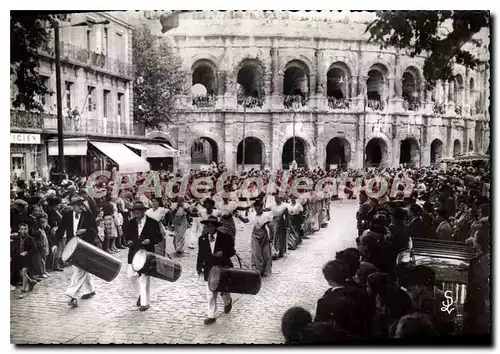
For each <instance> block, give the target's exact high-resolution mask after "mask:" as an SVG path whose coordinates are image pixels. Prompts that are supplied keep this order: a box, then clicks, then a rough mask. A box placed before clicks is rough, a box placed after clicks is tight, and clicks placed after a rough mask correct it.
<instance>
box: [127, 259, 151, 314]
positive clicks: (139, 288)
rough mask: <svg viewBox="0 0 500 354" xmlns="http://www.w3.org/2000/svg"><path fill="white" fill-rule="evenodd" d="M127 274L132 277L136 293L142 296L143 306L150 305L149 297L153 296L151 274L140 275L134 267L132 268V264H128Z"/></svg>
mask: <svg viewBox="0 0 500 354" xmlns="http://www.w3.org/2000/svg"><path fill="white" fill-rule="evenodd" d="M127 276H128V277H129V278H130V281H131V283H132V287H133V288H134V291H135V295H136V296H140V297H141V306H148V305H149V298H150V296H151V293H150V280H151V279H150V276H149V275H145V274H141V275H139V274H138V273H137V272H136V271H134V269H132V264H129V265H128V271H127Z"/></svg>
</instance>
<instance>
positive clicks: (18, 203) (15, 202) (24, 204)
mask: <svg viewBox="0 0 500 354" xmlns="http://www.w3.org/2000/svg"><path fill="white" fill-rule="evenodd" d="M14 205H21V206H28V203H27V202H26V201H25V200H22V199H16V200H15V201H14Z"/></svg>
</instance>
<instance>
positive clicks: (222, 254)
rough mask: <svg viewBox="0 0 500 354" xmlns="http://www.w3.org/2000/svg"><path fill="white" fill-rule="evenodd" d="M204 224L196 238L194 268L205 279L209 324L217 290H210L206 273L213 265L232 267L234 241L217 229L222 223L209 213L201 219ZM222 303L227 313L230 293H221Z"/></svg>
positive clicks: (215, 306)
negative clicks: (200, 233) (196, 246)
mask: <svg viewBox="0 0 500 354" xmlns="http://www.w3.org/2000/svg"><path fill="white" fill-rule="evenodd" d="M201 223H202V224H203V225H204V226H205V228H204V232H203V233H202V235H201V236H200V238H199V239H198V259H197V261H196V270H197V272H198V275H199V276H200V277H201V275H202V274H203V278H204V279H205V281H207V302H208V308H207V318H206V319H205V324H206V325H209V324H212V323H214V322H215V312H216V311H217V295H218V292H214V291H211V290H210V288H209V287H208V275H209V273H210V269H212V267H214V266H219V267H224V268H233V263H232V262H231V257H232V256H234V255H235V254H236V251H235V250H234V241H233V239H232V237H231V236H230V235H228V234H225V233H222V232H220V231H218V230H217V228H218V227H219V226H221V225H222V223H221V222H220V221H219V220H218V219H217V217H215V216H213V215H210V216H209V217H208V218H207V219H206V220H203V221H201ZM221 297H222V302H223V303H224V313H229V312H230V311H231V309H232V306H233V300H232V299H231V294H229V293H221Z"/></svg>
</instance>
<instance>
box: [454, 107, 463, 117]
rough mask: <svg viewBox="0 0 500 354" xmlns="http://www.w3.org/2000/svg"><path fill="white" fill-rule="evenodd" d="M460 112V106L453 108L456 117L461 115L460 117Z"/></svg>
mask: <svg viewBox="0 0 500 354" xmlns="http://www.w3.org/2000/svg"><path fill="white" fill-rule="evenodd" d="M462 111H463V110H462V106H460V105H456V106H455V113H456V114H457V115H459V116H461V115H462Z"/></svg>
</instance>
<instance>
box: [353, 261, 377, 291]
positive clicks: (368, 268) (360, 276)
mask: <svg viewBox="0 0 500 354" xmlns="http://www.w3.org/2000/svg"><path fill="white" fill-rule="evenodd" d="M376 272H378V269H377V267H375V266H374V265H373V264H371V263H368V262H361V263H360V265H359V269H358V270H357V271H356V276H355V281H356V283H358V284H359V286H360V287H361V288H363V289H365V288H366V281H367V278H368V276H369V275H370V274H373V273H376Z"/></svg>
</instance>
